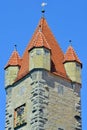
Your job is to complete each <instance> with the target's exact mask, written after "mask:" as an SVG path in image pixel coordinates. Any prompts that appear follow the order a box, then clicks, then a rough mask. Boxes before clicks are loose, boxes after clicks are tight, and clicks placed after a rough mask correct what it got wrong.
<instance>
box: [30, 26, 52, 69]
mask: <svg viewBox="0 0 87 130" xmlns="http://www.w3.org/2000/svg"><path fill="white" fill-rule="evenodd" d="M50 66H51V62H50V46H49V44H48V42H47V40H46V38H45V36H44V34H43V33H42V31H41V28H40V27H39V29H38V32H37V33H36V36H35V37H34V39H33V41H32V43H31V45H30V47H29V71H31V70H33V69H36V68H38V69H41V68H42V69H46V70H49V71H50V68H51V67H50Z"/></svg>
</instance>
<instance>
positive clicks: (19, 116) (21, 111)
mask: <svg viewBox="0 0 87 130" xmlns="http://www.w3.org/2000/svg"><path fill="white" fill-rule="evenodd" d="M25 124H26V120H25V104H23V105H22V106H20V107H18V108H16V109H15V110H14V128H18V127H20V126H23V125H25Z"/></svg>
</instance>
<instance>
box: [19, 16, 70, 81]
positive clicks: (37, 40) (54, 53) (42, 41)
mask: <svg viewBox="0 0 87 130" xmlns="http://www.w3.org/2000/svg"><path fill="white" fill-rule="evenodd" d="M43 46H44V47H46V48H48V49H50V50H51V73H55V74H57V75H60V76H62V77H64V78H66V77H67V75H66V71H65V68H64V65H63V61H64V54H63V52H62V50H61V48H60V46H59V44H58V43H57V41H56V39H55V37H54V36H53V34H52V32H51V30H50V28H49V26H48V24H47V22H46V19H45V18H41V19H40V22H39V24H38V26H37V28H36V30H35V32H34V34H33V36H32V39H31V41H30V42H29V43H28V46H27V48H26V49H25V51H24V54H23V57H22V64H21V68H20V70H19V73H18V79H20V78H22V77H23V76H25V75H26V74H28V73H29V50H30V49H32V48H33V47H43Z"/></svg>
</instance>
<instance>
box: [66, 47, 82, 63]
mask: <svg viewBox="0 0 87 130" xmlns="http://www.w3.org/2000/svg"><path fill="white" fill-rule="evenodd" d="M70 61H76V62H78V63H80V64H82V63H81V61H80V60H79V58H78V56H77V54H76V52H75V51H74V49H73V47H72V46H69V47H68V49H67V51H66V54H65V56H64V63H65V62H70Z"/></svg>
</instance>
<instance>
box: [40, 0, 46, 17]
mask: <svg viewBox="0 0 87 130" xmlns="http://www.w3.org/2000/svg"><path fill="white" fill-rule="evenodd" d="M46 5H47V3H45V2H43V3H42V4H41V7H42V11H41V12H42V15H43V17H44V13H45V9H44V7H45V6H46Z"/></svg>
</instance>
